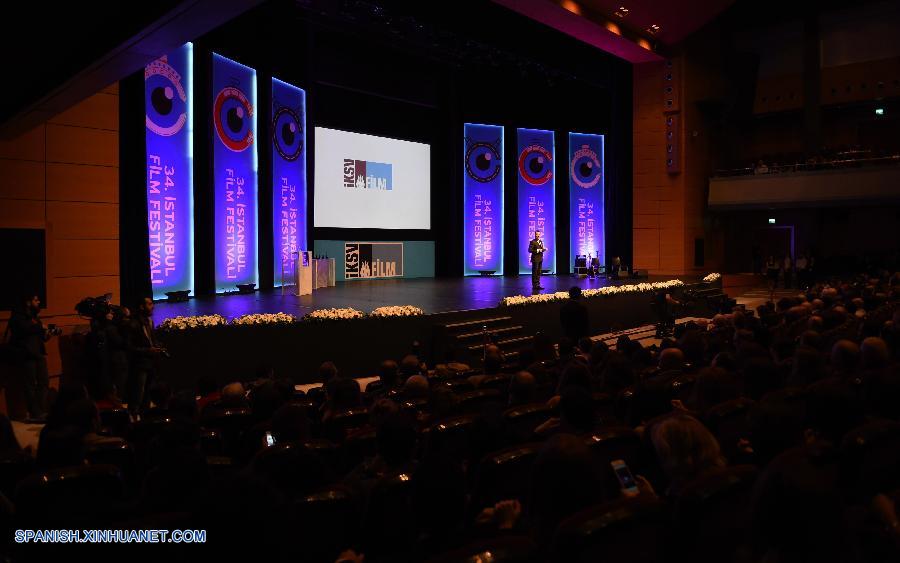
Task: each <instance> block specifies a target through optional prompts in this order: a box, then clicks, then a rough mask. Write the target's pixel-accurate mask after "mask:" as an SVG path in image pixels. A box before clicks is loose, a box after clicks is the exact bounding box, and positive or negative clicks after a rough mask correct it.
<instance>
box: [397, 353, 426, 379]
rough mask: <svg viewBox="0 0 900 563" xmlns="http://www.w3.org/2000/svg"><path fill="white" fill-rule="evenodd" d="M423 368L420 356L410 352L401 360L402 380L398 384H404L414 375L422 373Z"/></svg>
mask: <svg viewBox="0 0 900 563" xmlns="http://www.w3.org/2000/svg"><path fill="white" fill-rule="evenodd" d="M421 373H422V369H421V364H420V363H419V358H417V357H416V356H413V355H412V354H409V355H407V356H404V358H403V359H402V360H400V380H399V381H398V382H397V384H398V385H403V384H404V383H406V380H407V379H409V378H410V377H412V376H414V375H421Z"/></svg>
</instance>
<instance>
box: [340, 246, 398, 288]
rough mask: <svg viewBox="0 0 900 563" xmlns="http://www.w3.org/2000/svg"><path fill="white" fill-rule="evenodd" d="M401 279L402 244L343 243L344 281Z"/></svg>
mask: <svg viewBox="0 0 900 563" xmlns="http://www.w3.org/2000/svg"><path fill="white" fill-rule="evenodd" d="M402 277H403V243H402V242H347V243H344V279H345V280H348V281H349V280H361V279H370V278H402Z"/></svg>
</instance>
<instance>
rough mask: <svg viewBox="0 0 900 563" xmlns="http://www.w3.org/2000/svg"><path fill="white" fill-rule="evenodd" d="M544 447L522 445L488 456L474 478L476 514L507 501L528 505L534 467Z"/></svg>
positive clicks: (479, 466)
mask: <svg viewBox="0 0 900 563" xmlns="http://www.w3.org/2000/svg"><path fill="white" fill-rule="evenodd" d="M540 447H541V444H522V445H520V446H513V447H510V448H504V449H502V450H500V451H497V452H493V453H490V454H488V455H486V456H485V457H484V458H483V459H482V460H481V462H480V463H479V465H478V468H477V470H476V471H477V473H476V476H475V494H474V496H473V500H472V504H473V508H474V509H475V510H480V509H482V508H485V507H488V506H493V505H494V504H495V503H497V502H499V501H501V500H506V499H518V500H519V501H520V502H522V504H525V502H526V501H527V497H528V487H529V483H530V480H531V467H532V465H533V464H534V460H535V458H536V457H537V454H538V450H539V449H540Z"/></svg>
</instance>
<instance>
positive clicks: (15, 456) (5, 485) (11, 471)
mask: <svg viewBox="0 0 900 563" xmlns="http://www.w3.org/2000/svg"><path fill="white" fill-rule="evenodd" d="M33 469H34V458H33V457H31V456H30V455H28V453H26V452H24V451H18V452H14V453H9V454H7V455H4V456H0V493H2V494H3V495H5V496H6V497H7V498H12V497H13V493H14V492H15V490H16V485H17V484H18V483H19V481H21V480H22V479H24V478H25V477H26V476H27V475H28V474H29V473H31V471H32V470H33Z"/></svg>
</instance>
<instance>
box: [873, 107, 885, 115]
mask: <svg viewBox="0 0 900 563" xmlns="http://www.w3.org/2000/svg"><path fill="white" fill-rule="evenodd" d="M875 115H884V108H875Z"/></svg>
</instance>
